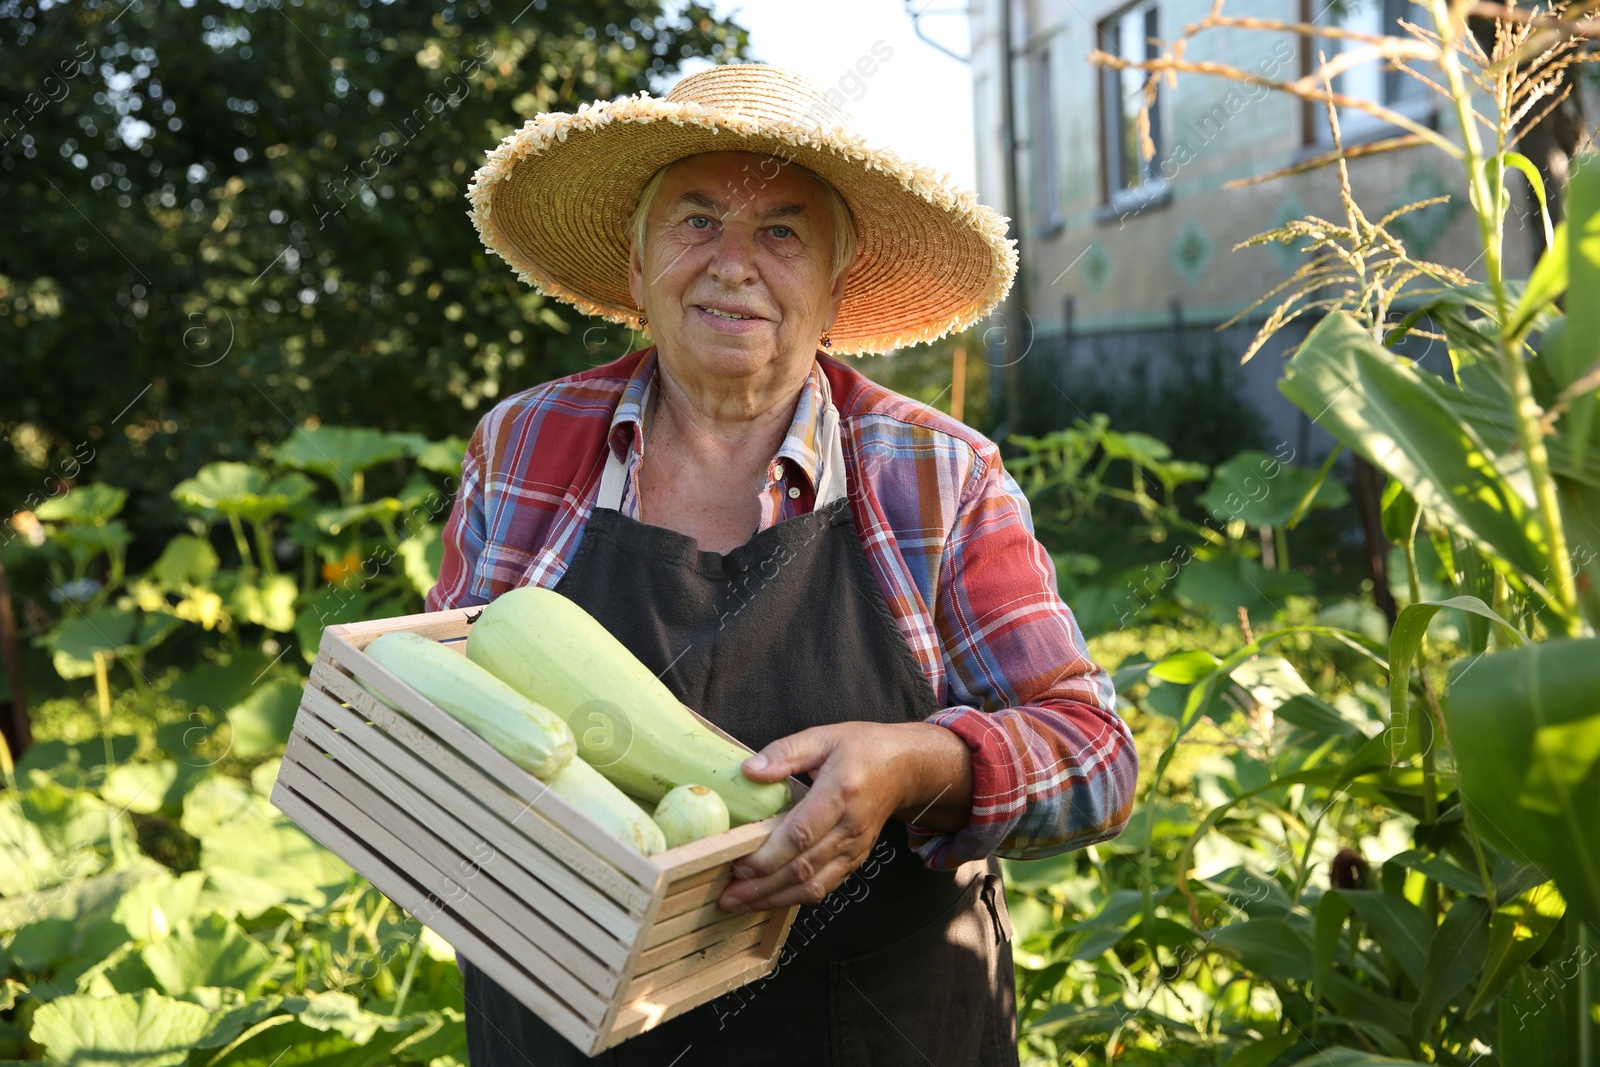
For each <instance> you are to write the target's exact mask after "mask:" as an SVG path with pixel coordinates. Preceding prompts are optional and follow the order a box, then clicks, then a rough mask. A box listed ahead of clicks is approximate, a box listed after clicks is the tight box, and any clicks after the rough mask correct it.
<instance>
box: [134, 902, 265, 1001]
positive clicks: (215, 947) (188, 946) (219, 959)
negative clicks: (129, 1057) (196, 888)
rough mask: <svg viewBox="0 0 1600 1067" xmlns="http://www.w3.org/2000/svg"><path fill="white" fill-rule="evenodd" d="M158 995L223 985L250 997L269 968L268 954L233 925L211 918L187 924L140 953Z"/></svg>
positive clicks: (188, 921) (221, 919) (216, 916)
mask: <svg viewBox="0 0 1600 1067" xmlns="http://www.w3.org/2000/svg"><path fill="white" fill-rule="evenodd" d="M140 956H141V957H143V959H144V962H145V965H146V966H147V967H149V968H150V973H151V974H153V975H155V978H156V981H157V982H158V983H159V984H160V986H161V988H162V990H163V991H165V992H167V993H169V994H172V995H174V996H175V995H177V994H179V993H186V992H188V991H189V990H191V989H193V988H195V987H196V986H227V987H228V988H230V989H242V990H244V991H245V993H246V994H247V995H248V994H253V993H255V992H256V987H257V986H258V985H259V983H260V982H261V980H262V979H263V978H264V977H266V973H267V971H269V970H271V968H272V964H273V957H272V953H270V952H268V951H267V950H266V949H265V948H264V947H262V945H261V943H260V942H258V941H256V940H255V939H254V938H252V937H251V936H250V935H248V934H246V933H245V932H244V931H243V930H241V929H239V927H238V926H236V925H235V924H234V923H233V922H232V920H230V919H227V918H225V917H224V916H221V915H217V914H215V913H213V914H210V915H207V916H205V917H203V918H201V919H198V920H194V919H191V920H187V921H185V922H184V923H182V924H180V925H179V926H178V927H177V928H176V929H174V930H173V931H172V933H171V934H170V935H169V936H167V937H165V938H163V939H161V940H160V941H157V942H155V943H154V944H151V945H147V946H145V948H144V949H143V950H142V951H141V952H140Z"/></svg>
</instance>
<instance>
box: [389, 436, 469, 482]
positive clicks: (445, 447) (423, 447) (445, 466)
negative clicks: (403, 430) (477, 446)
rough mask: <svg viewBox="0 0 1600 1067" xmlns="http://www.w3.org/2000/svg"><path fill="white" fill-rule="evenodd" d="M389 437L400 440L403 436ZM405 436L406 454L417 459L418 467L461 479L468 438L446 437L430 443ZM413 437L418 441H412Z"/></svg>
mask: <svg viewBox="0 0 1600 1067" xmlns="http://www.w3.org/2000/svg"><path fill="white" fill-rule="evenodd" d="M389 436H390V437H392V438H398V437H400V436H402V435H400V434H390V435H389ZM404 436H405V437H406V440H405V441H404V442H403V444H404V447H405V450H406V453H407V454H408V455H410V456H414V457H415V458H416V461H417V466H419V467H421V468H422V469H423V470H429V471H436V472H438V473H439V474H448V475H450V476H451V477H455V478H459V477H461V461H462V460H463V459H464V458H465V457H466V454H467V440H466V438H464V437H446V438H445V439H444V440H443V441H428V440H425V439H423V438H421V437H420V436H419V435H416V434H407V435H404ZM413 437H415V438H416V439H417V440H416V441H412V440H410V438H413ZM418 442H420V444H419V443H418Z"/></svg>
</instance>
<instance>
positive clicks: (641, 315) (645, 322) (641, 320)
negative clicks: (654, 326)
mask: <svg viewBox="0 0 1600 1067" xmlns="http://www.w3.org/2000/svg"><path fill="white" fill-rule="evenodd" d="M649 324H650V319H649V318H648V317H647V316H646V315H645V313H644V312H643V311H641V312H639V329H641V330H642V329H644V328H645V327H646V326H648V325H649Z"/></svg>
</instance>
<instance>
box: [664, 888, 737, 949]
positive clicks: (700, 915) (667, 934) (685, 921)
mask: <svg viewBox="0 0 1600 1067" xmlns="http://www.w3.org/2000/svg"><path fill="white" fill-rule="evenodd" d="M733 915H734V913H733V912H727V911H723V910H722V908H721V906H720V905H718V904H717V901H716V898H715V897H713V898H712V899H711V901H710V902H708V903H706V904H702V905H701V906H700V907H698V908H695V909H693V910H691V911H685V912H682V913H681V914H678V915H674V916H670V917H662V916H660V915H659V914H658V916H657V918H656V924H655V925H654V926H652V927H651V928H650V931H649V933H648V934H647V935H646V936H645V942H644V945H645V948H655V947H656V946H657V945H660V944H665V943H666V942H668V941H671V940H672V939H673V938H677V937H682V936H683V935H684V934H687V933H690V932H692V931H694V930H698V929H700V928H701V927H703V926H710V925H711V924H712V923H716V922H721V921H722V920H724V919H728V918H732V917H733Z"/></svg>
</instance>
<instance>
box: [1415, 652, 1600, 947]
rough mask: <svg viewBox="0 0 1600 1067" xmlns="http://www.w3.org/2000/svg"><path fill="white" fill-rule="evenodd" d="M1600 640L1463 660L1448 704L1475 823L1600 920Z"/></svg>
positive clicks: (1588, 917) (1579, 909)
mask: <svg viewBox="0 0 1600 1067" xmlns="http://www.w3.org/2000/svg"><path fill="white" fill-rule="evenodd" d="M1596 693H1600V639H1596V638H1584V639H1578V640H1564V641H1551V642H1546V643H1544V644H1538V645H1531V646H1529V647H1527V648H1520V649H1516V650H1514V651H1510V652H1500V653H1497V654H1495V655H1492V656H1479V657H1474V658H1472V659H1468V660H1464V661H1462V662H1461V663H1459V664H1457V666H1456V668H1455V669H1454V671H1452V681H1451V684H1450V697H1449V703H1448V706H1447V710H1446V715H1445V718H1446V723H1447V725H1448V727H1449V731H1450V737H1451V742H1452V745H1453V747H1454V749H1455V756H1456V764H1457V769H1458V773H1459V775H1460V788H1461V796H1462V798H1463V800H1464V801H1465V803H1466V804H1467V812H1468V815H1469V816H1470V817H1471V818H1472V821H1473V824H1474V825H1475V826H1476V827H1477V829H1478V830H1479V832H1480V833H1482V834H1483V835H1484V836H1485V837H1486V838H1488V839H1489V841H1490V842H1491V843H1492V844H1494V845H1495V847H1497V848H1499V849H1500V850H1501V851H1502V852H1504V853H1505V854H1506V855H1508V856H1510V857H1511V858H1512V859H1515V860H1521V861H1523V862H1527V863H1531V864H1534V865H1535V866H1537V867H1539V869H1540V870H1541V871H1543V872H1544V873H1546V874H1548V875H1550V876H1551V877H1553V878H1554V879H1555V881H1556V884H1557V886H1559V887H1560V889H1561V892H1562V895H1563V896H1565V897H1566V899H1567V902H1568V905H1569V906H1570V908H1571V909H1572V910H1573V912H1575V913H1576V914H1577V916H1579V917H1580V918H1582V919H1584V920H1585V921H1587V922H1590V923H1597V922H1600V821H1597V820H1596V819H1595V817H1594V813H1595V812H1596V811H1600V701H1597V700H1596V697H1595V694H1596Z"/></svg>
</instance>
